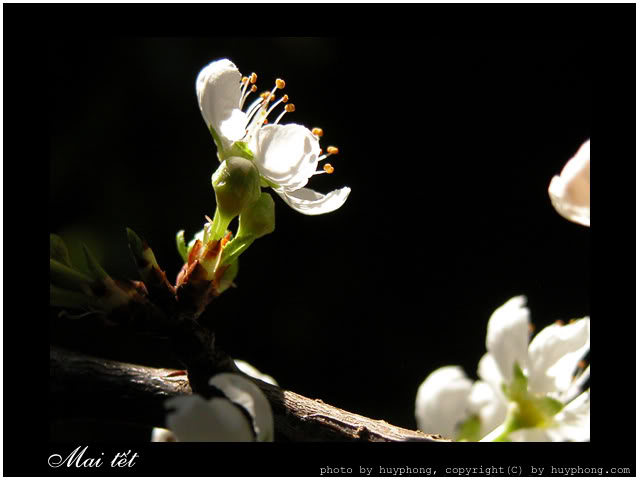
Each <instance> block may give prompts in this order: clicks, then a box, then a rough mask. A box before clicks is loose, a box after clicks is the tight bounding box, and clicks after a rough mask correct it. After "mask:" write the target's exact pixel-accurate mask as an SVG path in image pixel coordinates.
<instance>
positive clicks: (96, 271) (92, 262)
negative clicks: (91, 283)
mask: <svg viewBox="0 0 640 480" xmlns="http://www.w3.org/2000/svg"><path fill="white" fill-rule="evenodd" d="M82 250H83V252H84V256H85V258H86V260H87V267H88V269H89V274H90V275H91V276H92V277H93V279H94V280H100V281H102V280H104V279H105V278H108V277H109V274H108V273H107V272H105V270H104V269H103V268H102V267H101V266H100V264H99V263H98V260H96V258H95V257H94V256H93V255H92V254H91V252H90V251H89V249H88V248H87V246H86V245H84V244H83V245H82Z"/></svg>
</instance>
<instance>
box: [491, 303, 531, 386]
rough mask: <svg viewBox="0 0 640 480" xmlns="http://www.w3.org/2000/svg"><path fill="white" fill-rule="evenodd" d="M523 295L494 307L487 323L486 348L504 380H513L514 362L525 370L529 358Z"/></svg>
mask: <svg viewBox="0 0 640 480" xmlns="http://www.w3.org/2000/svg"><path fill="white" fill-rule="evenodd" d="M526 302H527V299H526V297H525V296H523V295H522V296H519V297H514V298H512V299H511V300H509V301H508V302H507V303H505V304H504V305H503V306H501V307H500V308H498V309H497V310H496V311H495V312H494V313H493V315H491V318H490V319H489V324H488V325H487V351H488V352H489V353H490V354H491V356H492V357H493V359H494V360H495V362H496V365H497V367H498V369H499V370H500V374H501V376H502V378H503V380H504V382H505V383H507V384H510V383H511V380H512V379H513V367H514V364H515V362H518V365H520V368H522V369H523V370H526V369H527V367H528V363H529V359H528V352H527V348H528V346H529V309H528V308H527V307H525V306H524V305H525V303H526Z"/></svg>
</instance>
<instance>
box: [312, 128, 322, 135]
mask: <svg viewBox="0 0 640 480" xmlns="http://www.w3.org/2000/svg"><path fill="white" fill-rule="evenodd" d="M311 133H313V134H314V135H315V136H316V137H321V136H322V135H324V132H323V131H322V129H321V128H318V127H315V128H314V129H313V130H311Z"/></svg>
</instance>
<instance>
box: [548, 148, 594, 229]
mask: <svg viewBox="0 0 640 480" xmlns="http://www.w3.org/2000/svg"><path fill="white" fill-rule="evenodd" d="M590 166H591V140H587V141H586V142H585V143H584V144H583V145H582V146H581V147H580V149H579V150H578V152H577V153H576V154H575V155H574V156H573V158H571V160H569V161H568V162H567V164H566V165H565V167H564V168H563V169H562V172H561V173H560V175H556V176H555V177H553V179H552V180H551V183H550V184H549V197H550V198H551V203H552V204H553V206H554V208H555V209H556V210H557V212H558V213H559V214H560V215H562V216H563V217H564V218H566V219H567V220H570V221H572V222H575V223H579V224H581V225H585V226H587V227H588V226H590V225H591V194H590V191H591V187H590V185H591V183H590Z"/></svg>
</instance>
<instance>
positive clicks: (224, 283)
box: [217, 258, 239, 294]
mask: <svg viewBox="0 0 640 480" xmlns="http://www.w3.org/2000/svg"><path fill="white" fill-rule="evenodd" d="M238 267H239V266H238V259H237V258H236V260H235V261H234V262H233V263H232V264H231V265H229V268H227V269H226V270H225V271H224V273H223V274H222V277H221V278H220V281H219V282H218V289H217V290H218V293H219V294H220V293H222V292H224V291H225V290H226V289H228V288H229V287H230V286H232V285H233V281H234V280H235V278H236V276H237V275H238Z"/></svg>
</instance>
